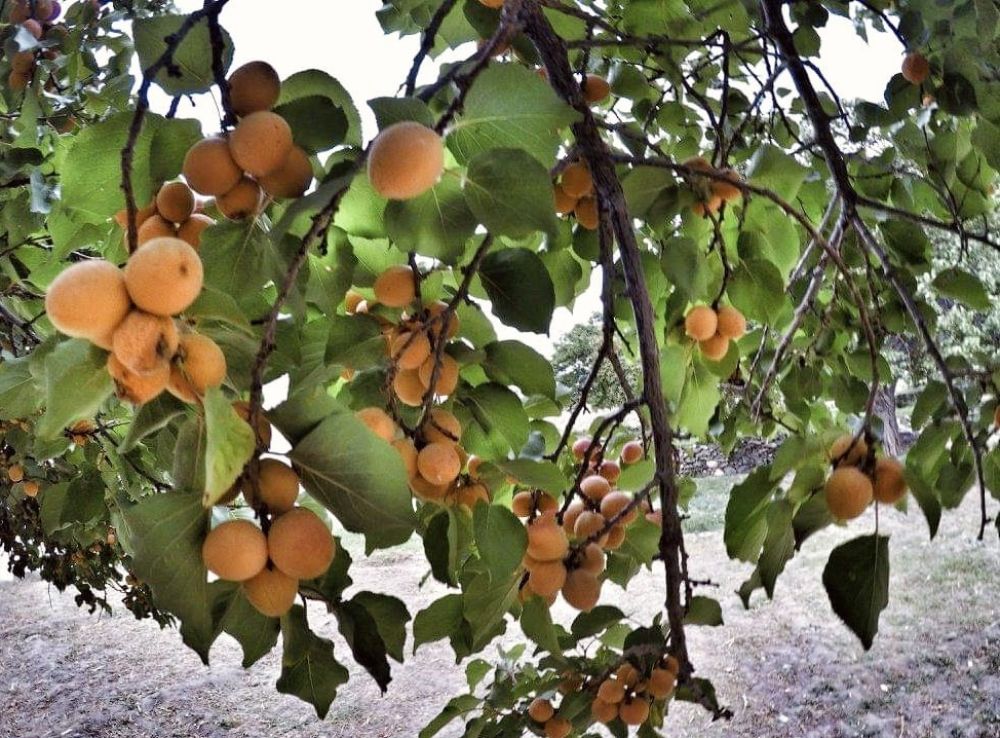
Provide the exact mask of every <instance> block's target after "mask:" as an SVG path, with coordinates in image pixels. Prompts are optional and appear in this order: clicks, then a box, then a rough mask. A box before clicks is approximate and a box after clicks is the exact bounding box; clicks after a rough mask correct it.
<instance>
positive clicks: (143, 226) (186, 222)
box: [115, 181, 215, 249]
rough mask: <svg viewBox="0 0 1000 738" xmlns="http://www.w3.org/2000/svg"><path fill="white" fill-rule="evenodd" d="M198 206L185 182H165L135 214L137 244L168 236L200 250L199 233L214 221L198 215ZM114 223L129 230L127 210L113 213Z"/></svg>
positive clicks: (201, 214) (200, 213)
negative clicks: (149, 201)
mask: <svg viewBox="0 0 1000 738" xmlns="http://www.w3.org/2000/svg"><path fill="white" fill-rule="evenodd" d="M200 208H201V203H199V202H198V201H197V199H196V198H195V196H194V192H192V191H191V188H190V187H188V186H187V185H186V184H185V183H184V182H180V181H178V182H167V183H166V184H164V185H163V186H162V187H160V189H159V191H158V192H157V193H156V197H154V198H153V201H152V202H151V203H149V204H148V205H146V207H144V208H139V209H138V210H136V212H135V227H136V243H137V245H139V246H142V245H143V244H144V243H146V242H147V241H151V240H153V239H154V238H162V237H163V236H170V237H172V238H179V239H181V240H182V241H186V242H187V243H188V244H189V245H190V246H191V247H192V248H194V249H199V248H201V234H202V232H203V231H204V230H205V229H206V228H208V227H209V226H212V225H215V221H214V220H213V219H212V218H209V217H208V216H207V215H205V214H204V213H202V212H199V209H200ZM115 222H116V223H118V225H120V226H121V227H122V229H123V230H124V229H127V228H128V211H127V210H124V209H123V210H119V211H118V212H117V213H115Z"/></svg>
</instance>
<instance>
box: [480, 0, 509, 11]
mask: <svg viewBox="0 0 1000 738" xmlns="http://www.w3.org/2000/svg"><path fill="white" fill-rule="evenodd" d="M479 2H481V3H482V4H483V5H485V6H486V7H487V8H494V9H496V8H502V7H503V0H479Z"/></svg>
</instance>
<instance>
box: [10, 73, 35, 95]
mask: <svg viewBox="0 0 1000 738" xmlns="http://www.w3.org/2000/svg"><path fill="white" fill-rule="evenodd" d="M30 84H31V72H18V71H17V70H16V69H12V70H11V71H10V74H8V75H7V86H8V87H9V88H10V89H11V90H13V91H14V92H24V91H25V90H26V89H28V85H30Z"/></svg>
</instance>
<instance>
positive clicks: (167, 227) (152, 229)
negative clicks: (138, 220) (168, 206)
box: [135, 215, 177, 246]
mask: <svg viewBox="0 0 1000 738" xmlns="http://www.w3.org/2000/svg"><path fill="white" fill-rule="evenodd" d="M176 235H177V229H176V228H175V227H174V224H173V223H171V222H170V221H169V220H167V219H166V218H162V217H160V216H159V215H153V216H151V217H149V218H146V220H145V221H144V222H143V224H142V225H141V226H139V230H138V231H136V234H135V237H136V243H137V244H139V246H142V245H143V244H145V243H149V242H150V241H152V240H153V239H154V238H163V237H164V236H170V237H173V236H176Z"/></svg>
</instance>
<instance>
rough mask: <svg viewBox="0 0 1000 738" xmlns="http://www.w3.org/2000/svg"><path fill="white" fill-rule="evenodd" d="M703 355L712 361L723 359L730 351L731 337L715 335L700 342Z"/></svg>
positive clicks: (699, 346)
mask: <svg viewBox="0 0 1000 738" xmlns="http://www.w3.org/2000/svg"><path fill="white" fill-rule="evenodd" d="M698 348H699V349H700V350H701V355H702V356H704V357H705V358H706V359H708V360H710V361H722V360H723V359H724V358H726V354H728V353H729V339H728V338H726V337H725V336H720V335H714V336H712V337H711V338H707V339H705V340H704V341H699V342H698Z"/></svg>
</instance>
